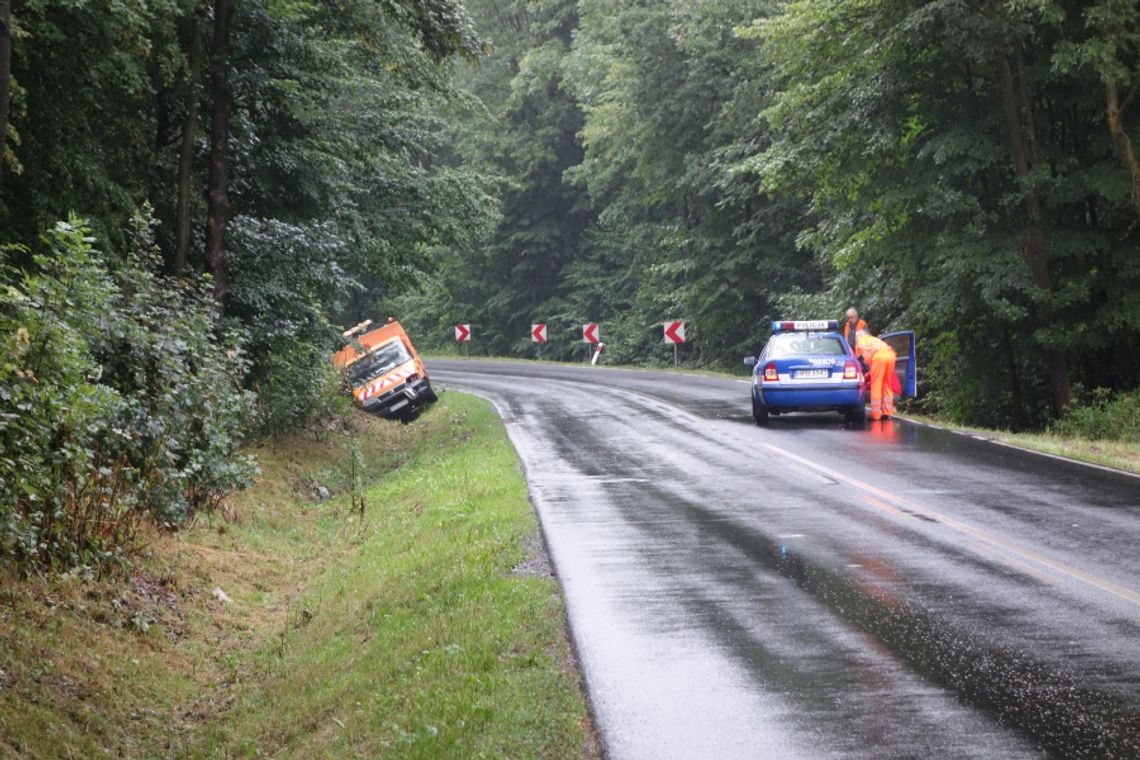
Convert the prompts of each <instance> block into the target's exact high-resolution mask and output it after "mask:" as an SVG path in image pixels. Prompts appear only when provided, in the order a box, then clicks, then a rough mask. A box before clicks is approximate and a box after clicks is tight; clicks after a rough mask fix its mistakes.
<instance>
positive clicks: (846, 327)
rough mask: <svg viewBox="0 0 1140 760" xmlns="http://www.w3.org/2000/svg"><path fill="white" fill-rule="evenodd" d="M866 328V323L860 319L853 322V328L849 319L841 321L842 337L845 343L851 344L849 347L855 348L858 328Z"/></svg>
mask: <svg viewBox="0 0 1140 760" xmlns="http://www.w3.org/2000/svg"><path fill="white" fill-rule="evenodd" d="M866 329H867V323H866V322H864V321H863V320H861V319H860V320H859V321H858V322H856V323H855V329H854V330H852V329H851V321H850V320H848V321H846V322H844V323H843V339H844V340H845V341H847V345H849V346H851V348H855V336H856V335H858V334H859V331H860V330H866Z"/></svg>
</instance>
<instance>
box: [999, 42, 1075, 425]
mask: <svg viewBox="0 0 1140 760" xmlns="http://www.w3.org/2000/svg"><path fill="white" fill-rule="evenodd" d="M996 58H997V68H998V93H999V96H1000V98H1001V105H1002V110H1003V112H1004V114H1005V122H1006V128H1007V130H1008V131H1009V148H1010V155H1011V157H1012V159H1013V168H1014V172H1015V173H1016V174H1017V177H1018V179H1022V180H1025V179H1027V178H1028V177H1029V175H1030V173H1031V172H1032V171H1033V168H1034V165H1035V164H1036V163H1037V162H1038V157H1037V130H1036V125H1035V124H1034V121H1033V112H1032V110H1031V107H1030V105H1031V104H1030V102H1029V87H1028V84H1027V83H1026V80H1025V76H1024V72H1023V70H1022V68H1021V66H1020V65H1019V66H1018V69H1019V71H1018V73H1019V79H1020V90H1021V101H1022V102H1019V98H1018V92H1017V89H1016V88H1015V86H1014V81H1013V70H1012V69H1011V68H1010V65H1009V58H1008V57H1006V55H1005V53H1004V52H1001V51H998V52H997V53H996ZM1023 135H1027V136H1028V139H1029V151H1027V150H1026V145H1025V139H1024V137H1023ZM1025 210H1026V212H1027V215H1028V217H1029V229H1028V230H1027V232H1028V240H1027V241H1026V242H1025V243H1024V244H1023V245H1022V246H1021V251H1022V254H1023V255H1024V256H1025V260H1026V262H1027V263H1028V264H1029V271H1030V275H1031V277H1032V279H1033V284H1034V286H1035V287H1037V288H1038V289H1039V290H1041V291H1042V292H1043V293H1044V294H1045V298H1044V299H1043V300H1041V301H1040V302H1039V303H1038V306H1037V314H1036V316H1037V319H1038V322H1039V324H1040V325H1041V326H1047V325H1049V324H1050V322H1051V321H1052V312H1053V309H1052V305H1051V304H1050V303H1049V299H1050V298H1052V295H1053V282H1052V279H1051V278H1050V275H1049V249H1048V237H1047V235H1046V232H1045V214H1044V212H1043V211H1042V206H1041V193H1040V192H1039V191H1038V190H1037V188H1036V187H1033V188H1032V189H1031V190H1030V191H1029V192H1028V193H1027V194H1026V197H1025ZM1045 355H1046V358H1047V361H1048V366H1049V388H1050V396H1051V398H1050V401H1051V405H1052V408H1053V414H1054V415H1055V416H1060V414H1061V413H1062V412H1063V411H1064V409H1065V407H1066V406H1068V404H1069V394H1070V388H1069V370H1068V367H1067V365H1066V362H1065V354H1064V352H1063V351H1062V350H1061V349H1059V348H1057V347H1055V346H1047V347H1046V349H1045Z"/></svg>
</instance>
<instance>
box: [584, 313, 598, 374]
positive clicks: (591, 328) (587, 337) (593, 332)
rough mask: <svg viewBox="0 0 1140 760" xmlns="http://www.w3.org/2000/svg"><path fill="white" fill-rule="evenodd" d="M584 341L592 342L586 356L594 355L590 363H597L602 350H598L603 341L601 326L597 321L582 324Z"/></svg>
mask: <svg viewBox="0 0 1140 760" xmlns="http://www.w3.org/2000/svg"><path fill="white" fill-rule="evenodd" d="M582 342H583V343H589V344H590V350H589V351H588V352H587V354H586V356H587V357H589V356H592V357H593V360H592V361H591V362H590V364H596V363H597V361H598V356H599V355H600V354H601V351H597V350H596V349H597V347H598V344H600V343H601V326H600V325H598V323H597V322H590V323H588V324H585V325H582Z"/></svg>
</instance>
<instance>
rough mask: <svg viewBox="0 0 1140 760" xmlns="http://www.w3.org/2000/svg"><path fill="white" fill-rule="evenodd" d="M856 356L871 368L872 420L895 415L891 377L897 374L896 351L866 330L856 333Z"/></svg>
mask: <svg viewBox="0 0 1140 760" xmlns="http://www.w3.org/2000/svg"><path fill="white" fill-rule="evenodd" d="M855 354H856V356H858V357H859V358H860V359H862V360H863V363H864V364H865V365H866V366H868V367H870V368H871V419H872V420H881V419H882V418H883V417H890V416H892V415H894V413H895V394H894V391H892V390H891V375H893V374H894V373H895V360H896V359H897V358H898V357H897V356H896V355H895V350H894V349H893V348H891V347H890V346H888V345H887V344H886V342H885V341H883V340H880V339H879V338H876V337H875V336H874V335H872V334H871V333H869V332H868V331H867V329H866V328H864V329H862V330H858V331H856V338H855Z"/></svg>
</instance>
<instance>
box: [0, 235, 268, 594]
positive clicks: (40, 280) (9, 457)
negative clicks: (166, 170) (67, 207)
mask: <svg viewBox="0 0 1140 760" xmlns="http://www.w3.org/2000/svg"><path fill="white" fill-rule="evenodd" d="M131 232H132V236H131V238H132V243H131V247H130V250H129V251H127V253H126V255H125V256H123V257H118V256H115V255H113V254H112V253H111V252H108V251H101V250H98V249H97V248H96V241H95V239H94V238H93V237H92V235H91V231H90V229H89V228H88V227H87V225H86V223H85V222H84V221H82V220H80V219H77V218H72V219H71V220H69V221H68V222H61V223H59V224H57V225H56V226H55V227H54V228H53V229H51V230H49V231H48V232H47V233H46V234H45V235H44V237H43V240H42V248H43V253H39V254H37V255H35V256H34V257H32V261H33V266H32V267H30V268H29V267H23V268H20V269H16V268H7V267H6V266H5V268H4V270H3V283H4V285H3V287H4V298H3V299H2V301H0V304H2V306H0V335H2V336H4V339H5V340H6V341H7V343H8V345H7V346H6V349H7V351H6V353H5V358H4V360H3V362H2V363H0V452H2V455H0V564H4V563H14V564H15V565H17V566H18V567H20V568H22V569H23V570H24V571H25V572H28V571H32V570H35V569H43V568H66V567H76V566H89V567H94V568H96V569H100V568H103V567H105V566H107V565H108V564H112V563H114V562H116V561H117V560H119V559H121V558H122V552H123V550H124V549H127V548H130V547H131V546H132V545H133V544H134V542H135V541H136V539H137V537H138V531H139V526H140V524H141V522H142V521H143V520H144V519H146V518H150V519H152V520H153V521H154V522H155V523H156V524H159V525H163V526H176V525H180V524H182V523H184V522H185V521H186V520H187V519H188V518H190V517H192V516H193V515H194V514H195V513H197V512H199V511H201V510H212V509H214V508H216V507H217V505H218V504H219V502H220V500H221V499H222V498H223V497H224V496H225V495H226V494H228V493H230V492H231V491H233V490H234V489H236V488H239V487H241V486H242V485H244V484H246V483H248V482H249V479H250V476H251V475H252V474H253V472H254V465H253V462H252V460H251V459H250V458H249V457H246V456H240V455H237V454H236V450H237V447H238V446H239V444H240V442H241V438H242V434H243V432H244V431H245V430H246V429H247V427H248V424H249V422H250V420H251V419H252V411H253V397H252V394H251V393H250V392H248V391H246V390H244V389H243V387H242V378H243V376H244V373H245V371H246V369H247V362H246V359H245V356H244V354H243V351H242V335H241V333H239V332H237V331H236V330H232V329H228V328H227V326H226V325H224V324H223V323H222V322H221V321H220V320H219V318H218V317H217V310H216V308H215V306H214V302H213V300H212V298H211V296H210V291H209V289H208V282H205V281H202V280H200V279H192V278H180V279H178V280H174V279H171V278H168V277H165V276H163V275H162V274H161V262H160V260H159V258H158V255H157V252H156V251H155V249H154V246H153V236H152V223H151V222H150V220H149V218H148V217H147V216H145V215H139V216H137V217H136V218H135V219H134V220H133V223H132V230H131ZM8 253H9V254H16V255H26V254H27V253H28V252H27V251H26V250H17V247H9V249H8Z"/></svg>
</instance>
